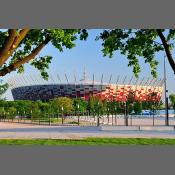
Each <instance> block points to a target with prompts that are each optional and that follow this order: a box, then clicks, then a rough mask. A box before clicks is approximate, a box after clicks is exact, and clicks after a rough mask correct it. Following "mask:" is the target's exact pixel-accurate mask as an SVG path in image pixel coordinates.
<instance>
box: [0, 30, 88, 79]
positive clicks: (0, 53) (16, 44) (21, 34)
mask: <svg viewBox="0 0 175 175" xmlns="http://www.w3.org/2000/svg"><path fill="white" fill-rule="evenodd" d="M87 36H88V34H87V32H86V30H82V29H9V30H7V31H4V30H2V31H0V76H4V75H6V74H7V73H10V72H12V71H15V70H18V72H20V73H21V72H23V71H24V64H25V63H28V62H29V63H30V64H31V65H32V66H34V67H35V68H37V69H38V70H39V71H40V72H41V75H42V76H43V77H44V78H45V79H47V78H48V74H47V69H48V68H49V63H50V62H51V60H52V56H51V55H45V56H39V55H38V54H39V53H40V51H41V50H42V49H43V48H44V47H45V46H46V45H47V44H48V43H51V44H52V45H53V46H54V47H55V48H57V49H58V51H59V52H63V50H64V49H71V48H73V47H75V40H76V39H78V38H79V39H80V40H85V39H86V37H87Z"/></svg>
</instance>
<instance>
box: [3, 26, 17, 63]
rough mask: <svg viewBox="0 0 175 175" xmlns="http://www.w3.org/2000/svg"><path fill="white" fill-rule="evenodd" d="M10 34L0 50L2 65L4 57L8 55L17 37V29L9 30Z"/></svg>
mask: <svg viewBox="0 0 175 175" xmlns="http://www.w3.org/2000/svg"><path fill="white" fill-rule="evenodd" d="M8 33H9V36H8V37H7V38H6V40H5V42H4V44H3V47H2V49H1V50H0V66H1V65H2V64H3V62H4V59H5V58H6V57H7V56H8V51H9V49H10V48H11V46H12V44H13V42H14V39H15V37H16V29H9V30H8Z"/></svg>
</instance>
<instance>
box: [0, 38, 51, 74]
mask: <svg viewBox="0 0 175 175" xmlns="http://www.w3.org/2000/svg"><path fill="white" fill-rule="evenodd" d="M49 41H50V39H49V38H46V40H45V41H44V42H43V43H41V44H40V45H39V46H38V47H36V48H35V49H34V50H33V51H32V52H31V53H30V54H29V55H28V56H26V57H24V58H23V59H21V60H19V61H17V62H15V63H13V64H11V65H9V66H8V67H5V68H4V69H2V70H0V76H5V75H6V74H8V73H10V72H12V71H14V70H16V69H18V68H19V67H20V66H22V65H23V64H25V63H27V62H29V61H30V60H32V59H34V58H35V56H36V55H38V53H39V52H40V51H41V50H42V49H43V48H44V46H46V45H47V43H48V42H49Z"/></svg>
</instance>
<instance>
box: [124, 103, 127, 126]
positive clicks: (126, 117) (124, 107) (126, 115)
mask: <svg viewBox="0 0 175 175" xmlns="http://www.w3.org/2000/svg"><path fill="white" fill-rule="evenodd" d="M126 108H127V106H126V102H124V109H125V125H126V126H128V116H127V109H126Z"/></svg>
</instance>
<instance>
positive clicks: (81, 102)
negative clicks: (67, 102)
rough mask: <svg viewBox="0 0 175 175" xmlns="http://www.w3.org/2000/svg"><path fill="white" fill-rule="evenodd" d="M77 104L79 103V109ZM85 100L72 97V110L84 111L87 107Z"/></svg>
mask: <svg viewBox="0 0 175 175" xmlns="http://www.w3.org/2000/svg"><path fill="white" fill-rule="evenodd" d="M78 105H79V109H78ZM87 105H88V103H87V101H86V100H84V99H82V98H75V99H73V107H74V110H75V111H76V112H81V113H82V112H85V111H86V109H87Z"/></svg>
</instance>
